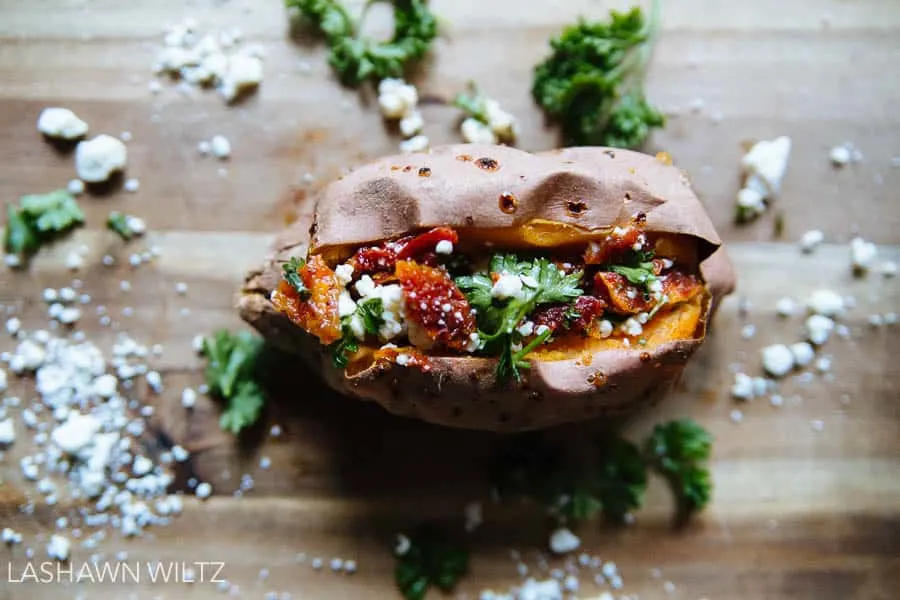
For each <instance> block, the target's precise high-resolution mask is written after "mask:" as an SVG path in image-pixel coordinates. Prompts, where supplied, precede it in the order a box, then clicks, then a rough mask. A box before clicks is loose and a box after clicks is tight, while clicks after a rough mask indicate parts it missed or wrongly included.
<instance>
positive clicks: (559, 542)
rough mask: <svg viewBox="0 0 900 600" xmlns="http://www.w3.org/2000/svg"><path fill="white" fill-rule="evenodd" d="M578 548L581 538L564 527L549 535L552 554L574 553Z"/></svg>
mask: <svg viewBox="0 0 900 600" xmlns="http://www.w3.org/2000/svg"><path fill="white" fill-rule="evenodd" d="M580 546H581V538H579V537H578V536H577V535H575V534H574V533H572V532H571V531H570V530H569V529H567V528H565V527H560V528H558V529H556V530H555V531H554V532H553V533H552V534H550V550H551V551H552V552H553V553H554V554H567V553H569V552H574V551H575V550H578V548H579V547H580Z"/></svg>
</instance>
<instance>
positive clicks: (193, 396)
mask: <svg viewBox="0 0 900 600" xmlns="http://www.w3.org/2000/svg"><path fill="white" fill-rule="evenodd" d="M196 404H197V392H196V391H195V390H194V389H193V388H189V387H186V388H184V389H183V390H181V406H183V407H185V408H194V406H196Z"/></svg>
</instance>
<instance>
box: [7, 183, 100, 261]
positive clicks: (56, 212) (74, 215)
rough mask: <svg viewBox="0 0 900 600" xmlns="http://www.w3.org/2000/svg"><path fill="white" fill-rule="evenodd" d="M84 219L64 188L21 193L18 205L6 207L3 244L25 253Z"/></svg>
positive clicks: (82, 213)
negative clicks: (45, 191) (45, 192)
mask: <svg viewBox="0 0 900 600" xmlns="http://www.w3.org/2000/svg"><path fill="white" fill-rule="evenodd" d="M83 223H84V212H83V211H82V210H81V207H80V206H79V205H78V201H76V200H75V198H74V196H72V195H71V194H70V193H68V192H67V191H66V190H56V191H53V192H50V193H47V194H29V195H27V196H22V198H21V199H20V200H19V205H18V206H16V205H14V204H8V205H7V207H6V228H5V233H4V236H3V248H4V250H5V251H6V252H8V253H10V254H16V255H18V256H28V255H31V254H34V253H35V252H37V251H38V250H39V249H40V247H41V245H42V244H44V243H45V242H49V241H51V240H53V239H55V238H56V237H58V236H59V235H61V234H63V233H65V232H67V231H69V230H71V229H73V228H75V227H77V226H78V225H81V224H83Z"/></svg>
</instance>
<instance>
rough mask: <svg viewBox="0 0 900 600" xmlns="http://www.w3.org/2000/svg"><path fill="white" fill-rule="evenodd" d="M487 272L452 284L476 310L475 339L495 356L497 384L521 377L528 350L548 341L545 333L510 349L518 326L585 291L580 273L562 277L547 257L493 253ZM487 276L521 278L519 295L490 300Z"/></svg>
mask: <svg viewBox="0 0 900 600" xmlns="http://www.w3.org/2000/svg"><path fill="white" fill-rule="evenodd" d="M489 271H490V273H487V274H485V273H477V274H475V275H469V276H464V277H458V278H457V279H456V285H457V286H458V287H459V289H460V290H461V291H462V292H463V294H465V295H466V298H468V300H469V304H471V305H472V307H473V308H475V309H476V310H477V311H478V313H477V317H476V319H477V322H478V329H479V335H480V336H481V338H482V340H484V341H485V343H486V345H487V346H486V350H487V351H488V352H490V353H492V354H494V355H496V356H499V360H498V363H497V377H498V379H500V380H507V379H510V378H514V379H516V381H518V380H520V379H521V373H520V369H527V368H528V367H529V363H528V362H527V361H526V360H524V358H525V356H527V355H528V353H529V352H531V351H532V350H534V349H535V348H537V347H538V346H540V345H541V344H542V343H544V342H545V341H547V339H549V337H550V334H551V333H552V332H549V331H546V332H544V333H543V334H541V335H538V336H537V337H535V338H534V339H532V340H531V341H530V342H529V343H528V345H527V346H526V347H525V348H522V349H521V350H518V351H516V350H513V346H514V344H516V343H518V342H519V341H520V340H521V335H519V334H518V332H517V331H516V329H515V328H516V327H517V326H518V324H519V322H520V321H522V319H524V318H525V317H527V316H528V315H529V314H531V313H532V312H533V311H534V309H535V308H537V307H538V306H541V305H544V304H558V303H564V304H568V303H570V302H572V301H573V300H575V298H577V297H578V296H580V295H582V294H583V293H584V292H583V291H582V290H581V288H580V287H579V285H580V283H581V278H582V275H583V273H582V272H581V271H578V272H575V273H570V274H566V273H565V272H564V271H562V270H561V269H560V268H559V267H557V266H556V265H555V264H553V263H552V262H550V261H549V260H547V259H546V258H535V259H532V260H522V259H520V258H519V257H517V256H516V255H514V254H496V255H494V256H493V257H491V261H490V266H489ZM491 273H493V274H496V275H501V276H502V275H507V276H509V275H512V276H516V277H519V278H520V279H521V280H522V282H523V285H522V291H521V293H520V294H518V295H517V296H515V297H513V298H506V299H503V300H500V299H497V298H494V296H493V294H492V289H493V286H494V282H493V279H492V278H491Z"/></svg>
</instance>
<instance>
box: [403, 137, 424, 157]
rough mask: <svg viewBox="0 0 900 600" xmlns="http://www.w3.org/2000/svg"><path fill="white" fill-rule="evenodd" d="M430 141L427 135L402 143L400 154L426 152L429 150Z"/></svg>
mask: <svg viewBox="0 0 900 600" xmlns="http://www.w3.org/2000/svg"><path fill="white" fill-rule="evenodd" d="M428 145H429V141H428V136H426V135H417V136H415V137H411V138H409V139H408V140H404V141H402V142H400V152H404V153H414V152H424V151H425V150H427V149H428Z"/></svg>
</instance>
